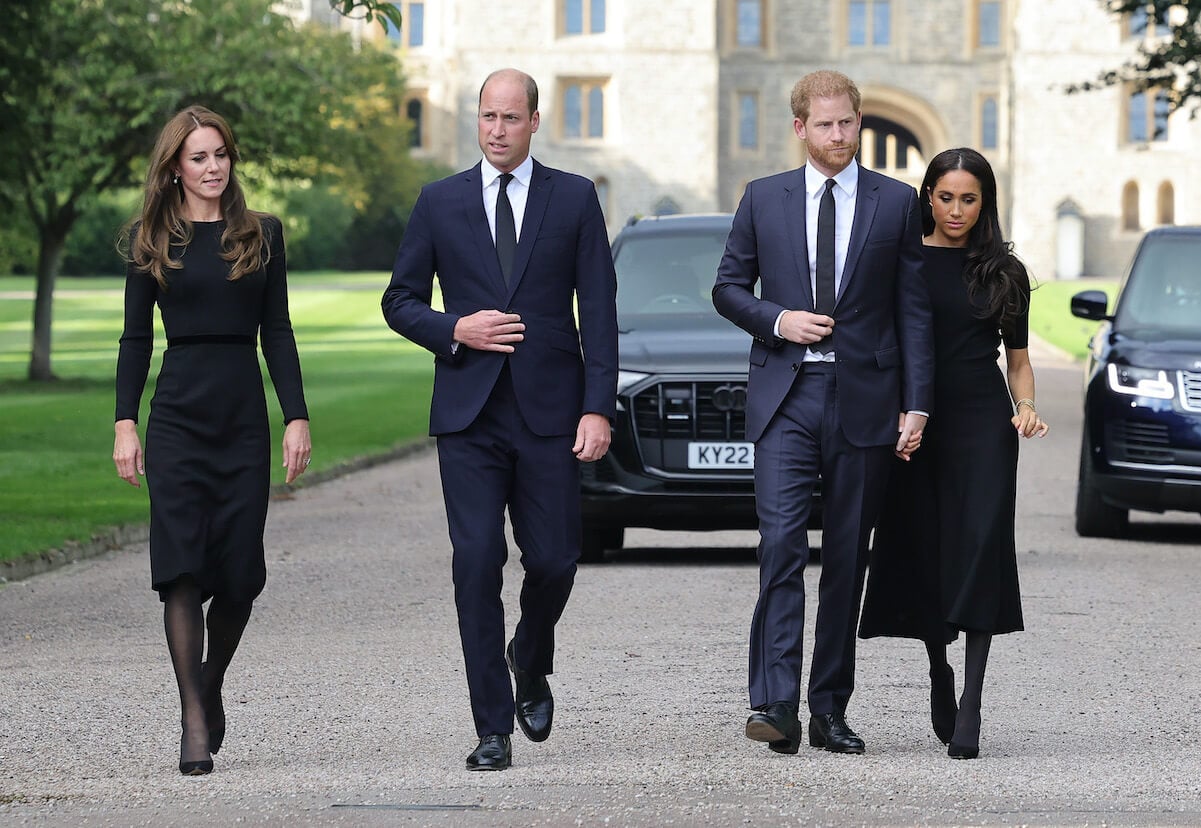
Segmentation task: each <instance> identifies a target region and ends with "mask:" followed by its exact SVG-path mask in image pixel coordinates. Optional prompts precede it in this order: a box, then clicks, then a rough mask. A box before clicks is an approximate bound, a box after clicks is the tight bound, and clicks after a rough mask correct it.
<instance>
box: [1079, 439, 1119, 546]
mask: <svg viewBox="0 0 1201 828" xmlns="http://www.w3.org/2000/svg"><path fill="white" fill-rule="evenodd" d="M1129 528H1130V512H1129V511H1128V510H1126V509H1121V508H1118V507H1117V506H1110V505H1109V504H1108V503H1106V502H1105V501H1104V500H1103V499H1102V498H1101V492H1100V491H1098V490H1097V484H1096V482H1095V472H1094V471H1093V463H1092V459H1091V457H1090V451H1089V439H1088V433H1087V432H1085V435H1084V438H1083V439H1082V440H1081V442H1080V476H1079V478H1078V480H1077V483H1076V534H1077V535H1079V536H1080V537H1082V538H1120V537H1124V536H1125V535H1126V531H1127V529H1129Z"/></svg>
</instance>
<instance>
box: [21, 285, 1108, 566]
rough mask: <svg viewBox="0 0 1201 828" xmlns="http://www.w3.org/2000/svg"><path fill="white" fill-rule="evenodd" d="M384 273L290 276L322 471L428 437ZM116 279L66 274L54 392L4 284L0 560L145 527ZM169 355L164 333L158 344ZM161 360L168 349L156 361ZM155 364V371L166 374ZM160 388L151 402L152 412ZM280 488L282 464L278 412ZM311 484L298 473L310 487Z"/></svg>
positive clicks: (58, 303)
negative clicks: (391, 322) (130, 437)
mask: <svg viewBox="0 0 1201 828" xmlns="http://www.w3.org/2000/svg"><path fill="white" fill-rule="evenodd" d="M387 278H388V277H387V275H386V274H383V273H374V274H371V273H368V274H337V273H312V274H297V275H293V276H292V277H291V288H292V291H291V303H292V317H293V323H294V325H295V328H296V336H297V341H298V343H299V347H300V355H301V363H302V366H303V370H304V375H305V391H306V394H307V397H308V402H309V410H310V414H311V415H312V418H313V426H312V428H313V466H312V467H311V468H312V470H313V471H320V470H321V469H328V468H331V467H332V466H335V465H337V464H339V463H342V462H345V461H348V460H351V459H353V458H357V457H363V456H369V455H373V454H379V453H381V452H384V451H387V450H389V449H392V448H394V447H396V446H398V445H402V444H404V443H406V442H410V441H412V440H414V439H417V438H419V437H420V436H421V435H424V434H425V433H426V428H427V425H428V404H429V392H430V383H431V381H432V376H433V361H432V358H431V357H430V356H429V355H428V354H427V353H426V352H425V351H423V350H421V349H419V348H417V347H416V346H414V345H412V344H410V343H408V342H406V341H405V340H403V339H401V338H400V337H398V336H396V335H395V334H393V333H392V332H391V331H389V330H388V329H387V327H386V326H385V325H384V323H383V320H382V318H381V316H380V312H379V297H380V293H381V292H382V290H383V287H384V286H385V285H386V284H387ZM121 286H122V280H120V279H117V278H97V279H62V280H60V282H59V288H58V291H57V294H56V297H55V304H54V309H55V322H54V361H53V365H54V370H55V373H56V374H57V375H58V376H59V377H61V378H62V379H61V380H59V381H57V382H54V383H49V384H30V383H28V382H26V381H25V379H24V377H25V373H26V370H27V367H28V360H29V337H30V315H31V313H32V301H31V300H30V299H29V298H27V297H24V296H20V295H19V294H23V293H28V292H29V291H31V290H32V287H33V280H32V279H29V278H15V277H9V278H0V560H4V559H10V558H14V557H18V556H21V555H26V554H30V553H36V552H39V551H42V550H45V549H50V548H55V547H58V546H61V545H62V543H63V542H64V541H67V540H70V539H86V538H88V537H90V536H91V535H92V534H93V533H95V532H96V531H97V530H99V529H101V528H103V527H106V526H115V525H120V524H127V523H140V522H144V521H145V520H146V517H147V509H148V506H147V501H146V489H145V487H143V488H141V489H134V488H132V487H130V486H128V485H126V484H125V483H122V482H121V481H120V480H119V479H118V478H117V476H116V473H115V471H114V470H113V465H112V460H111V454H112V439H113V431H112V417H113V389H112V385H113V374H114V371H115V367H116V358H117V339H118V337H119V336H120V333H121ZM1089 288H1096V289H1101V290H1105V291H1107V292H1108V293H1109V294H1110V295H1111V296H1112V295H1113V292H1114V289H1115V285H1114V283H1112V282H1095V281H1092V280H1081V281H1070V282H1047V283H1045V284H1043V285H1042V286H1041V287H1039V288H1038V290H1036V291H1035V292H1034V294H1033V299H1032V300H1031V321H1030V326H1031V330H1032V331H1033V332H1034V333H1035V334H1037V335H1038V336H1040V337H1041V338H1043V339H1045V340H1046V341H1048V342H1050V343H1052V344H1053V345H1056V346H1058V347H1060V348H1062V349H1064V350H1065V351H1068V352H1069V353H1071V354H1074V355H1076V356H1077V357H1079V356H1083V354H1084V353H1085V351H1086V347H1087V342H1088V338H1089V336H1090V335H1091V333H1092V331H1093V330H1094V329H1095V328H1096V323H1093V322H1086V321H1084V320H1081V319H1076V318H1074V317H1072V316H1071V314H1070V313H1069V310H1068V307H1069V306H1068V302H1069V299H1070V297H1071V295H1072V294H1073V293H1075V292H1077V291H1079V290H1086V289H1089ZM158 344H159V347H160V348H161V347H162V335H161V332H160V334H159V337H158ZM158 353H161V351H160V352H158ZM157 360H158V357H157V356H156V360H155V363H154V365H152V368H151V377H152V378H153V376H154V375H155V374H156V373H157V366H158V362H157ZM152 393H153V384H151V385H150V386H149V387H148V388H147V390H146V394H145V396H144V398H143V408H142V411H143V416H142V418H141V419H142V421H143V422H144V421H145V412H146V409H147V407H148V403H149V400H150V397H151V395H152ZM268 400H270V403H271V412H272V414H271V417H272V427H273V428H274V429H275V430H276V435H275V439H274V440H273V443H274V445H275V452H276V459H275V469H274V479H275V480H276V482H282V479H283V472H282V469H280V468H279V466H278V463H279V457H278V454H279V432H280V429H281V426H280V422H279V421H280V416H279V411H278V407H277V406H276V404H275V401H274V396H273V395H271V394H268ZM302 480H303V478H302Z"/></svg>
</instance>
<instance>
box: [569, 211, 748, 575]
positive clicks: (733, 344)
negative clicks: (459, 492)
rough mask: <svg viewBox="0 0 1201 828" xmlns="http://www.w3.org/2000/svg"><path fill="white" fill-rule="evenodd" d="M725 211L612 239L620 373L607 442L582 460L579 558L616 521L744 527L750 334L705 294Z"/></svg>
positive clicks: (639, 224) (615, 543) (639, 226)
mask: <svg viewBox="0 0 1201 828" xmlns="http://www.w3.org/2000/svg"><path fill="white" fill-rule="evenodd" d="M732 221H733V216H731V215H729V214H717V215H679V216H659V217H653V218H643V219H637V220H633V219H632V220H631V221H630V222H629V223H628V224H627V225H626V226H625V227H624V228H623V229H622V231H621V232H620V233H619V234H618V235H617V238H616V239H614V241H613V262H614V265H615V267H616V269H617V323H618V328H619V329H620V337H621V339H620V369H621V370H620V373H619V374H618V381H617V419H616V422H615V423H614V426H613V443H612V446H611V447H610V449H609V453H608V454H607V455H606V456H605V457H604V458H603V459H602V460H600V461H599V462H596V463H588V464H585V465H584V466H582V469H583V472H582V477H581V485H582V489H583V498H584V500H583V515H584V538H583V560H585V561H597V560H600V559H601V558H602V557H603V555H604V552H605V550H606V549H620V548H621V546H622V542H623V538H624V530H625V527H627V526H641V527H649V528H652V529H689V530H693V529H754V528H755V527H756V526H757V525H758V521H757V519H756V517H755V497H754V460H755V447H754V444H752V443H749V442H747V441H746V436H745V435H746V419H745V413H746V412H745V410H746V379H747V362H748V358H749V353H750V347H751V337H750V335H749V334H747V333H746V332H744V331H742V330H740V329H739V328H737V327H735V326H734V325H733V324H732V323H730V322H729V321H727V320H726V319H723V318H722V317H720V316H718V315H717V312H716V311H715V310H714V309H713V303H712V302H711V300H710V298H709V296H710V291H711V290H712V289H713V281H714V278H715V277H716V275H717V265H718V263H719V261H720V260H721V256H722V252H723V251H724V250H725V244H726V236H728V235H729V232H730V224H731V222H732Z"/></svg>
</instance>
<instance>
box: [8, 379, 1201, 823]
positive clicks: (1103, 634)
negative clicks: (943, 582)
mask: <svg viewBox="0 0 1201 828" xmlns="http://www.w3.org/2000/svg"><path fill="white" fill-rule="evenodd" d="M1041 364H1045V363H1041ZM1041 364H1040V363H1036V367H1038V366H1039V365H1041ZM1039 378H1040V411H1041V412H1042V413H1044V415H1046V416H1047V417H1048V418H1049V419H1051V422H1052V423H1053V424H1054V427H1055V429H1056V431H1055V433H1054V437H1053V438H1049V439H1048V440H1047V441H1045V442H1044V443H1042V444H1041V445H1039V446H1037V447H1032V450H1030V451H1026V452H1025V453H1024V454H1023V465H1022V480H1021V498H1020V499H1021V504H1020V506H1019V512H1020V527H1019V547H1020V553H1019V554H1020V561H1019V564H1020V567H1021V573H1022V578H1023V591H1024V596H1025V609H1026V626H1027V630H1028V631H1027V632H1025V633H1021V634H1016V635H1010V636H1003V637H1000V638H998V639H997V640H996V642H995V643H994V647H993V658H992V661H991V663H990V669H989V680H988V684H987V686H986V698H985V709H984V734H983V741H982V754H981V758H980V759H979V760H977V761H974V762H955V761H952V760H950V759H948V758H947V757H946V754H945V748H943V747H942V746H941V745H940V744H939V743H938V742H937V740H936V739H935V737H934V735H933V733H932V732H931V731H930V727H929V723H928V709H927V696H926V694H927V688H926V683H925V681H926V679H925V667H924V664H923V661H924V654H923V652H922V650H921V648H920V646H918V645H916V644H915V643H913V642H906V641H889V640H881V639H876V640H872V641H868V642H861V647H860V661H859V689H858V692H857V693H856V696H855V699H854V701H853V702H852V708H851V710H850V711H849V716H850V720H851V723H852V724H853V725H854V726H855V727H856V728H857V729H858V730H859V732H860V734H861V735H862V736H864V738H865V739H866V740H867V744H868V753H867V754H866V755H865V756H860V757H849V756H837V755H833V754H827V753H824V752H821V751H816V750H812V749H810V748H808V747H803V748H802V751H801V753H800V754H799V755H797V756H793V757H787V756H777V755H775V754H771V753H770V752H768V751H767V750H765V749H764V748H763V746H761V745H758V744H755V743H751V742H748V741H747V740H746V739H745V738H744V737H743V736H742V726H743V723H744V721H745V716H746V710H745V704H746V701H745V663H746V632H747V624H748V622H749V618H750V614H751V609H752V606H753V602H754V599H755V593H756V584H757V573H756V569H755V565H754V549H753V546H754V543H755V535H754V533H750V532H732V533H715V534H684V533H658V532H650V531H631V532H629V533H628V539H627V545H628V546H629V547H630V548H629V549H628V550H627V551H626V553H624V554H623V555H621V556H620V557H618V558H617V559H616V560H615V561H611V562H609V563H607V564H604V565H600V566H591V567H586V568H583V569H581V571H580V574H579V577H578V579H577V586H576V591H575V594H574V595H573V598H572V602H571V604H570V605H569V606H568V610H567V614H566V615H565V617H564V620H563V622H562V625H561V627H560V635H559V640H560V653H559V657H558V659H557V662H558V663H557V667H558V670H559V672H558V673H557V674H556V675H555V676H554V677H553V678H552V684H553V687H554V689H555V692H556V699H557V702H558V718H557V720H556V727H555V732H554V734H553V735H552V737H551V739H550V740H549V741H548V742H546V743H544V744H540V745H532V744H530V743H528V742H526V741H524V740H523V739H522V738H521V737H520V734H518V735H517V737H516V739H515V741H514V761H515V766H514V767H513V769H512V770H510V771H507V772H505V773H497V774H472V773H467V772H466V771H464V770H463V759H464V757H465V756H466V754H467V753H468V752H469V751H470V750H471V748H472V747H474V745H475V738H474V733H473V731H472V727H471V719H470V714H469V712H468V709H467V701H466V682H465V680H464V677H463V671H462V660H461V656H460V653H459V647H458V641H457V632H456V630H455V623H454V614H453V609H452V602H451V588H450V576H449V561H448V554H449V553H448V544H447V541H446V526H445V518H444V516H443V512H442V505H441V497H440V493H439V488H438V477H437V471H436V462H435V459H434V456H433V454H432V453H431V452H423V453H419V454H416V455H414V456H411V457H408V458H406V459H402V460H398V461H396V462H393V463H389V464H385V465H381V466H377V467H374V468H369V469H366V470H363V471H359V472H356V473H354V474H351V475H348V476H345V477H342V478H339V479H336V480H331V481H328V482H325V483H322V484H321V485H316V486H310V487H307V488H304V489H301V490H299V491H298V492H296V493H295V494H294V495H292V496H290V497H288V498H287V499H281V500H277V501H275V502H274V503H273V504H272V509H271V516H270V520H269V523H268V537H267V546H268V549H269V553H268V568H269V582H268V586H267V590H266V592H265V593H264V595H263V596H262V598H261V599H260V601H259V602H258V604H257V605H256V611H255V615H254V617H253V618H252V620H251V623H250V627H249V628H248V631H247V635H246V639H245V642H244V645H243V647H242V649H241V651H240V652H239V655H238V658H237V660H236V661H235V662H234V665H233V667H232V668H231V672H230V676H229V679H228V681H227V685H226V692H227V698H226V708H227V711H228V716H229V734H228V736H227V737H226V743H225V747H224V748H223V749H222V752H221V753H220V754H219V755H218V756H217V757H216V772H215V773H213V774H212V775H211V776H208V777H197V778H184V777H181V776H180V775H179V774H178V773H177V771H176V769H175V767H174V765H175V762H176V761H177V750H178V738H179V729H178V723H177V721H178V720H177V716H178V700H177V698H176V696H175V691H174V682H173V680H172V677H171V671H170V665H169V662H168V660H167V653H166V648H165V646H164V643H163V636H162V630H161V611H160V606H159V603H158V601H157V598H156V596H155V595H154V593H153V592H151V591H150V589H149V574H148V566H147V562H146V560H145V550H144V545H143V544H140V543H139V544H134V545H131V546H128V547H125V548H123V549H121V550H118V551H116V552H112V553H108V554H106V555H103V556H100V557H97V558H93V559H90V560H86V561H83V562H80V563H76V564H73V565H70V566H67V567H64V568H62V569H59V570H57V571H54V572H50V573H47V574H44V575H39V576H36V577H34V578H31V579H29V580H26V581H21V582H17V583H12V584H8V585H7V586H4V587H2V588H0V824H5V825H8V824H21V825H24V824H30V825H71V826H83V825H104V826H110V825H111V826H118V825H119V826H125V825H168V824H170V825H202V824H203V825H226V824H233V823H235V822H242V823H245V824H251V825H280V826H282V825H296V824H306V825H341V824H345V825H433V826H451V825H455V826H457V825H467V826H502V825H553V826H560V825H562V826H572V825H632V826H659V825H719V826H733V825H746V824H752V825H780V824H804V825H811V824H870V825H877V824H879V825H893V824H989V825H1001V824H1036V825H1102V824H1104V825H1198V824H1201V781H1199V780H1201V747H1199V743H1201V725H1199V722H1198V709H1199V708H1201V671H1199V670H1198V667H1199V666H1201V658H1199V656H1201V628H1199V627H1201V622H1199V621H1198V617H1197V613H1196V611H1195V609H1194V607H1195V600H1196V598H1195V596H1196V593H1197V591H1198V588H1197V587H1198V572H1199V571H1201V549H1199V547H1198V543H1199V541H1201V524H1199V523H1198V521H1197V519H1196V517H1195V516H1181V515H1169V516H1168V517H1166V518H1160V517H1154V516H1145V517H1144V516H1140V520H1139V522H1138V523H1137V524H1136V528H1135V535H1136V538H1137V540H1135V541H1125V542H1096V541H1083V540H1081V539H1078V538H1076V536H1075V534H1074V533H1073V532H1072V529H1071V521H1070V513H1071V508H1072V497H1073V493H1074V481H1075V457H1076V450H1077V445H1078V440H1079V424H1078V421H1079V414H1078V409H1079V376H1078V369H1074V368H1054V367H1051V368H1046V369H1040V371H1039ZM514 557H516V555H514ZM817 574H818V570H817V568H816V567H814V568H811V570H810V572H809V578H810V585H811V589H810V594H813V589H812V586H813V585H814V583H815V580H816V576H817ZM509 576H510V577H509V579H508V581H509V582H508V584H507V585H506V605H507V606H508V607H510V608H513V607H515V606H516V590H517V586H518V584H519V569H518V566H517V564H516V561H515V560H514V561H511V562H510V569H509ZM811 603H812V602H811ZM515 620H516V619H515V617H514V615H513V613H512V612H511V613H510V618H509V623H510V626H511V625H512V624H513V623H514V622H515ZM811 629H812V614H810V619H809V627H808V630H811ZM809 647H810V644H809V643H808V642H807V643H806V655H807V654H808V650H809ZM961 652H962V651H961V648H960V649H957V650H955V651H954V653H953V657H954V659H955V660H956V661H960V660H961V658H962V655H961Z"/></svg>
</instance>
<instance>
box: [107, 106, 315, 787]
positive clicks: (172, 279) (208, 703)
mask: <svg viewBox="0 0 1201 828" xmlns="http://www.w3.org/2000/svg"><path fill="white" fill-rule="evenodd" d="M237 160H238V151H237V147H236V145H235V144H234V137H233V133H232V132H231V131H230V128H229V125H228V124H227V123H226V122H225V120H224V119H223V118H221V117H220V116H219V115H217V114H216V113H214V112H211V111H209V110H207V109H205V108H204V107H200V106H192V107H188V108H187V109H184V110H183V111H181V112H179V113H178V114H176V115H175V116H174V117H173V118H171V120H170V121H168V122H167V124H166V126H164V127H163V130H162V132H161V133H160V134H159V137H158V141H157V143H156V144H155V147H154V151H153V154H152V155H151V159H150V169H149V172H148V173H147V176H146V187H145V192H144V197H143V203H142V211H141V217H140V219H139V220H138V221H136V222H135V223H134V224H133V226H132V228H131V230H130V238H129V256H128V258H129V267H128V272H127V275H126V282H125V329H124V332H123V333H122V335H121V348H120V353H119V355H118V358H117V410H116V426H115V428H116V439H115V441H114V447H113V462H114V463H115V464H116V466H117V474H118V475H119V476H120V477H121V478H122V479H123V480H125V481H127V482H128V483H130V484H131V485H133V486H138V485H140V483H139V480H138V476H139V475H143V474H144V475H145V476H146V483H147V486H148V488H149V491H150V572H151V584H152V586H153V587H154V589H156V590H157V591H158V593H159V598H160V599H161V600H162V602H163V620H164V626H165V628H166V634H167V647H168V649H169V650H170V653H171V663H172V666H173V667H174V669H175V678H176V681H177V683H178V685H179V699H180V705H181V709H182V715H181V724H182V726H183V734H182V736H181V738H180V749H179V751H180V752H179V770H180V773H183V774H186V775H200V774H205V773H209V772H210V771H212V769H213V760H212V754H214V753H216V752H217V751H218V750H220V748H221V743H222V741H223V739H224V737H225V710H224V706H223V705H222V702H221V689H222V684H223V682H224V680H225V671H226V668H228V667H229V663H230V661H231V660H232V659H233V656H234V652H235V650H236V649H237V646H238V642H239V641H240V640H241V637H242V631H243V630H244V629H245V627H246V622H247V621H248V620H249V619H250V611H251V605H252V603H253V601H254V599H255V598H256V597H257V596H258V595H259V593H260V592H261V591H262V589H263V586H264V584H265V583H266V578H267V573H266V565H265V562H264V552H263V528H264V525H265V522H266V518H267V497H268V493H269V488H270V462H271V446H270V437H271V431H270V428H269V424H268V421H267V406H266V397H265V395H264V393H263V378H262V374H261V372H260V370H259V360H258V352H257V348H256V340H261V342H262V349H263V356H264V357H265V358H266V361H267V367H268V369H269V370H270V373H271V380H272V383H273V384H274V386H275V392H276V396H277V397H278V398H279V402H280V407H281V408H282V409H283V415H284V421H285V423H286V426H285V428H284V436H283V459H284V465H285V466H286V467H287V475H286V480H287V482H288V483H291V482H292V481H293V480H295V479H296V477H297V476H298V475H300V474H301V473H303V472H304V470H305V467H306V466H308V463H309V456H310V453H311V449H312V446H311V442H310V439H309V423H308V416H309V415H308V410H307V409H306V407H305V401H304V391H303V387H302V384H301V376H300V360H299V358H298V356H297V353H296V340H295V338H294V336H293V334H292V323H291V321H290V318H289V315H288V289H287V266H286V264H285V260H284V239H283V228H282V226H281V224H280V221H279V219H277V218H275V217H274V216H270V215H267V214H265V213H257V212H254V211H252V210H249V209H247V207H246V200H245V197H244V196H243V195H242V189H241V187H240V186H239V184H238V180H237V176H236V175H235V173H234V167H235V166H236V162H237ZM155 304H157V305H158V306H159V311H160V313H161V315H162V322H163V328H164V329H165V332H166V338H167V349H166V351H165V352H164V354H163V363H162V368H161V370H160V372H159V375H158V379H157V381H156V386H155V393H154V398H153V399H152V400H151V402H150V417H149V421H148V423H147V426H146V451H145V455H144V456H143V452H142V444H141V441H140V440H139V439H138V430H137V421H138V413H139V408H140V405H141V399H142V392H143V390H144V388H145V385H146V378H147V374H148V373H149V370H150V355H151V351H152V346H153V344H154V328H153V316H154V306H155ZM210 598H211V599H212V601H211V603H210V604H209V607H208V615H207V619H206V616H205V612H204V602H205V601H208V600H209V599H210ZM206 623H207V628H208V648H207V657H206V655H205V627H206Z"/></svg>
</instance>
